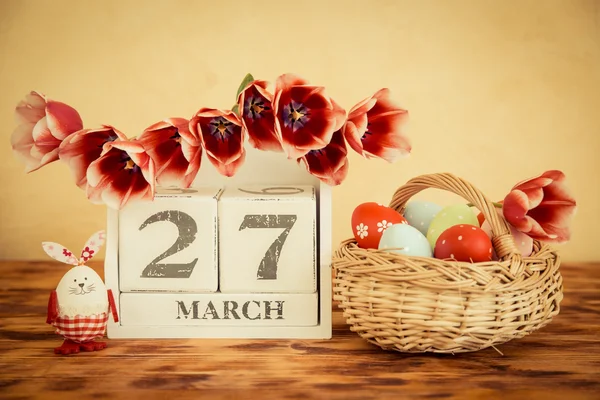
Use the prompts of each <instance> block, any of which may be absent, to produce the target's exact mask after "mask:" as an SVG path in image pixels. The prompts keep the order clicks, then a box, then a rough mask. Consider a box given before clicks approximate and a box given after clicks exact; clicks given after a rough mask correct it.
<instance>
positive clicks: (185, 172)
mask: <svg viewBox="0 0 600 400" xmlns="http://www.w3.org/2000/svg"><path fill="white" fill-rule="evenodd" d="M138 142H140V143H141V144H142V146H144V148H145V149H146V152H147V153H148V155H149V156H150V158H152V160H153V161H154V165H155V166H156V168H157V169H156V183H157V184H158V185H159V186H165V187H167V186H177V187H184V188H187V187H190V185H191V184H192V182H193V181H194V178H195V177H196V174H198V170H199V169H200V162H201V159H202V147H201V145H200V138H199V137H198V136H196V135H194V134H192V133H191V132H190V129H189V121H188V120H187V119H184V118H169V119H166V120H164V121H161V122H157V123H156V124H154V125H151V126H150V127H148V128H146V130H144V132H143V133H142V134H141V135H140V136H139V138H138Z"/></svg>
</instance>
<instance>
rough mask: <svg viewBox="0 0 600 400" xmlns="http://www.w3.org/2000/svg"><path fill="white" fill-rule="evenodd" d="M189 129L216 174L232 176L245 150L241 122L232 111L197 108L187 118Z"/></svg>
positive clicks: (240, 162)
mask: <svg viewBox="0 0 600 400" xmlns="http://www.w3.org/2000/svg"><path fill="white" fill-rule="evenodd" d="M190 131H191V132H192V134H194V135H195V136H197V137H199V138H200V142H201V143H202V146H203V147H204V150H206V156H207V157H208V160H209V161H210V162H211V163H212V164H213V165H214V166H215V168H217V170H218V171H219V173H220V174H222V175H225V176H228V177H231V176H233V175H235V173H236V172H237V170H238V168H240V166H241V165H242V164H243V163H244V160H245V159H246V151H245V150H244V138H245V135H244V130H243V129H242V123H241V122H240V120H239V118H238V116H237V115H235V113H234V112H233V111H229V110H228V111H221V110H215V109H212V108H201V109H200V110H199V111H198V112H197V113H196V115H195V116H194V117H193V118H192V119H191V120H190Z"/></svg>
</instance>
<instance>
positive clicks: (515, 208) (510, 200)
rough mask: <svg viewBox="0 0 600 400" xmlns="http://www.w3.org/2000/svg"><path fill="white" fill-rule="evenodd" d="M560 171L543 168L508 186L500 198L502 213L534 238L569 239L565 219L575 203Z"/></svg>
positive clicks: (568, 219) (567, 222)
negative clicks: (528, 177) (540, 173)
mask: <svg viewBox="0 0 600 400" xmlns="http://www.w3.org/2000/svg"><path fill="white" fill-rule="evenodd" d="M565 179H566V178H565V174H564V173H562V172H561V171H546V172H544V173H543V174H542V175H540V176H538V177H536V178H533V179H528V180H525V181H523V182H521V183H519V184H517V185H515V187H513V188H512V190H511V192H510V193H509V194H508V195H507V196H506V198H505V199H504V207H503V212H504V217H505V218H506V220H507V221H508V222H509V223H510V224H511V225H512V226H514V227H515V228H517V229H518V230H519V231H521V232H523V233H526V234H527V235H529V236H530V237H532V238H533V239H535V240H539V241H543V242H549V243H563V242H566V241H568V240H569V239H570V237H571V231H570V228H569V223H570V221H571V218H572V217H573V215H574V214H575V210H576V206H577V203H576V202H575V199H574V198H573V197H572V196H571V194H570V193H569V190H568V189H567V187H566V185H565Z"/></svg>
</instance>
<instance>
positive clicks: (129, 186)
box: [102, 170, 152, 209]
mask: <svg viewBox="0 0 600 400" xmlns="http://www.w3.org/2000/svg"><path fill="white" fill-rule="evenodd" d="M131 171H132V170H121V171H120V172H119V173H117V174H116V175H115V176H114V177H113V179H112V181H111V183H110V184H108V185H107V187H106V189H105V190H103V191H102V201H103V202H104V203H105V204H106V205H107V206H109V207H111V208H114V209H122V208H123V207H124V206H125V205H126V204H127V203H132V202H133V201H134V200H151V199H152V192H151V189H150V186H149V185H148V182H147V181H146V180H145V179H144V177H143V176H142V175H141V174H140V173H135V172H131Z"/></svg>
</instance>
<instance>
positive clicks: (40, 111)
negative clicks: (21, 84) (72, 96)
mask: <svg viewBox="0 0 600 400" xmlns="http://www.w3.org/2000/svg"><path fill="white" fill-rule="evenodd" d="M15 113H16V117H17V121H18V123H19V126H18V127H17V128H16V129H15V130H14V132H13V134H12V136H11V138H10V142H11V145H12V148H13V150H14V152H15V153H16V154H17V156H18V157H19V158H21V159H22V160H23V161H25V172H33V171H36V170H38V169H39V168H41V167H43V166H44V165H46V164H48V163H51V162H53V161H56V160H58V147H59V146H60V143H61V142H62V141H63V140H64V139H65V138H66V137H67V136H69V135H70V134H71V133H73V132H75V131H78V130H80V129H82V128H83V122H82V121H81V117H80V116H79V113H78V112H77V111H75V109H74V108H72V107H70V106H68V105H66V104H64V103H61V102H58V101H54V100H50V99H48V98H47V97H46V96H44V95H43V94H41V93H38V92H31V93H30V94H28V95H27V96H26V97H25V100H23V101H21V102H20V103H19V104H18V105H17V108H16V110H15Z"/></svg>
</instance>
